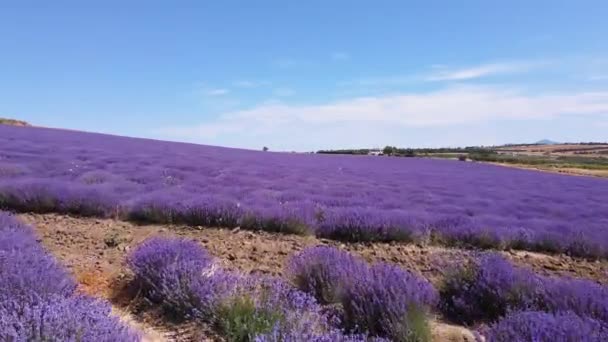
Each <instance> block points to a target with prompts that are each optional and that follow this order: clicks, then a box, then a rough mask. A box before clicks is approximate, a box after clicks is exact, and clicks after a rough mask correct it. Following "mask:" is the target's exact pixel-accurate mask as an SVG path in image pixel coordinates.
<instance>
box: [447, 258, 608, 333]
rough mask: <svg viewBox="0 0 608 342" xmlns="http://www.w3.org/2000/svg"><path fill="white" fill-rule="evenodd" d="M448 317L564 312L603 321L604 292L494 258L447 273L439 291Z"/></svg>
mask: <svg viewBox="0 0 608 342" xmlns="http://www.w3.org/2000/svg"><path fill="white" fill-rule="evenodd" d="M440 294H441V308H442V310H443V313H444V315H445V316H446V317H448V318H449V319H451V320H453V321H456V322H459V323H465V324H473V323H475V322H479V321H495V320H497V319H498V318H500V317H502V316H504V315H505V314H507V313H508V312H509V311H522V310H537V311H547V312H552V313H557V312H562V311H569V312H573V313H576V314H578V315H579V316H582V317H589V318H594V319H597V320H600V321H604V322H608V288H607V287H606V286H602V285H599V284H596V283H593V282H592V281H589V280H578V279H570V278H565V277H545V276H539V275H537V274H535V273H534V272H531V271H530V270H528V269H524V268H520V267H516V266H513V265H512V264H511V263H509V262H508V261H507V260H505V259H504V258H503V257H501V256H499V255H496V254H489V255H485V256H482V257H481V258H480V259H479V260H476V261H474V262H473V263H472V264H471V265H468V266H465V267H461V268H459V269H458V270H457V271H456V272H453V273H452V274H449V275H448V276H447V277H446V279H445V282H444V284H443V286H442V288H441V290H440Z"/></svg>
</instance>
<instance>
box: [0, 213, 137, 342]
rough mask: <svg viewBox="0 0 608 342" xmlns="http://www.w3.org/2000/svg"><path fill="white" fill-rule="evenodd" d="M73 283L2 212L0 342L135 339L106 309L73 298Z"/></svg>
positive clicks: (98, 303)
mask: <svg viewBox="0 0 608 342" xmlns="http://www.w3.org/2000/svg"><path fill="white" fill-rule="evenodd" d="M75 288H76V283H75V282H74V280H73V279H71V278H70V277H69V274H68V272H67V271H66V270H65V269H64V268H63V267H61V266H60V265H59V264H58V263H57V262H56V261H55V259H54V258H52V257H51V256H50V255H49V254H48V253H47V252H46V251H45V250H44V249H43V248H42V247H41V246H40V245H39V244H38V243H37V242H36V238H35V235H34V234H33V232H32V231H31V229H30V228H29V227H27V226H25V225H22V224H21V223H19V222H18V221H17V220H15V219H14V217H12V216H10V215H8V214H5V213H2V212H0V340H2V341H18V342H21V341H23V342H25V341H108V342H110V341H138V340H139V339H140V338H139V334H138V333H136V332H134V331H131V330H130V329H128V328H126V327H125V326H124V325H122V324H121V323H120V322H119V320H118V319H117V318H115V317H112V316H111V315H110V306H109V305H108V304H107V303H105V302H101V301H96V300H94V299H92V298H90V297H86V296H78V295H75V293H74V290H75Z"/></svg>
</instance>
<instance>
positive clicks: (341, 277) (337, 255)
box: [286, 246, 368, 304]
mask: <svg viewBox="0 0 608 342" xmlns="http://www.w3.org/2000/svg"><path fill="white" fill-rule="evenodd" d="M367 267H368V266H367V264H366V263H365V262H364V261H362V260H360V259H358V258H356V257H354V256H353V255H351V254H350V253H348V252H344V251H341V250H339V249H336V248H333V247H324V246H318V247H312V248H307V249H305V250H303V251H302V252H300V253H299V254H297V255H295V256H293V257H291V259H290V260H289V262H288V264H287V267H286V273H287V277H288V278H289V279H290V280H291V281H292V282H293V283H294V284H295V285H296V287H297V288H298V289H300V290H301V291H304V292H306V293H310V294H311V295H313V296H314V297H315V298H316V299H317V300H318V301H319V302H320V303H322V304H331V303H339V302H340V300H341V295H342V294H343V292H344V289H345V287H346V285H347V284H348V282H349V281H350V279H351V277H352V276H353V274H357V273H359V272H364V271H365V270H366V268H367Z"/></svg>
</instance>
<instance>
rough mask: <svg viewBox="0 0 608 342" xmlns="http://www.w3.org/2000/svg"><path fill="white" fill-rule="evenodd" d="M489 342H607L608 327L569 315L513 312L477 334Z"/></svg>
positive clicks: (565, 313)
mask: <svg viewBox="0 0 608 342" xmlns="http://www.w3.org/2000/svg"><path fill="white" fill-rule="evenodd" d="M481 334H482V335H484V336H485V337H486V338H487V341H491V342H528V341H529V342H554V341H572V342H575V341H587V342H602V341H608V326H607V325H605V324H603V323H601V322H600V321H597V320H594V319H591V318H582V317H579V316H577V315H576V314H574V313H571V312H560V313H556V314H551V313H545V312H537V311H528V312H526V311H524V312H514V313H511V314H509V315H507V317H505V318H503V319H501V320H500V321H498V322H497V323H494V324H493V325H491V326H490V327H487V328H485V329H482V330H481Z"/></svg>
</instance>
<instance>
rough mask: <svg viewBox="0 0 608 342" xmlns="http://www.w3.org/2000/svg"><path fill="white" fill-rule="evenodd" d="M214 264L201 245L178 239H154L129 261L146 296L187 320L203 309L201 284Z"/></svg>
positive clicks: (140, 247) (135, 252)
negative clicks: (201, 307)
mask: <svg viewBox="0 0 608 342" xmlns="http://www.w3.org/2000/svg"><path fill="white" fill-rule="evenodd" d="M212 262H213V260H212V257H211V256H210V255H209V254H208V253H207V251H205V249H203V247H201V246H200V244H198V243H197V242H195V241H191V240H185V239H177V238H150V239H148V240H146V241H144V242H143V243H141V244H140V245H139V246H138V247H137V248H136V249H135V250H134V251H133V252H131V254H129V256H128V258H127V264H128V265H129V267H130V268H131V270H132V271H133V273H135V280H134V281H135V283H136V284H138V285H139V286H140V288H141V289H142V291H143V292H144V295H145V296H146V297H148V298H149V299H151V300H153V301H155V302H159V303H162V304H163V305H164V306H165V307H166V308H167V309H169V310H170V311H173V312H175V313H176V314H178V315H184V316H190V315H192V314H194V313H195V312H196V311H197V310H199V309H200V306H201V304H200V300H201V299H200V295H201V292H200V289H199V288H200V287H201V285H200V282H202V281H205V279H206V277H204V273H205V272H206V271H208V270H209V269H210V268H211V266H212Z"/></svg>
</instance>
